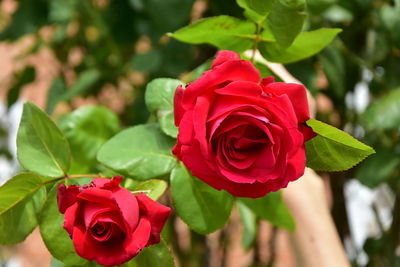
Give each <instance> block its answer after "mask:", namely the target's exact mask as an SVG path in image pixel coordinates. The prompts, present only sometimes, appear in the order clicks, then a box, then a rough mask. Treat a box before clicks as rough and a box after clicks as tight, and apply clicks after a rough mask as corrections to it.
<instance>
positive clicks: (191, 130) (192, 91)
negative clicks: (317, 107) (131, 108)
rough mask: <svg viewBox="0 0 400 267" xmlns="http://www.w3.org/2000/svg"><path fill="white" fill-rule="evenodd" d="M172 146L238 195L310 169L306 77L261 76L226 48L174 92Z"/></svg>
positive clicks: (255, 193)
mask: <svg viewBox="0 0 400 267" xmlns="http://www.w3.org/2000/svg"><path fill="white" fill-rule="evenodd" d="M174 115H175V125H176V126H177V127H179V133H178V138H177V143H176V145H175V147H174V148H173V150H172V152H173V153H174V154H175V155H176V156H177V157H178V158H179V159H180V160H181V161H182V162H183V163H184V164H185V165H186V167H187V168H188V169H189V170H190V171H191V172H192V174H193V175H194V176H196V177H197V178H199V179H200V180H202V181H204V182H205V183H207V184H209V185H210V186H212V187H214V188H216V189H218V190H221V189H224V190H226V191H228V192H229V193H231V194H232V195H235V196H239V197H251V198H258V197H262V196H264V195H265V194H267V193H269V192H272V191H277V190H279V189H281V188H284V187H286V186H287V185H288V183H289V182H290V181H294V180H296V179H298V178H299V177H300V176H302V175H303V173H304V169H305V165H306V154H305V146H304V142H305V141H307V140H308V139H310V138H312V137H313V136H314V133H313V132H312V130H311V128H309V127H308V126H307V125H306V124H305V122H306V121H307V120H308V119H309V118H310V115H309V110H308V103H307V94H306V89H305V88H304V86H303V85H300V84H292V83H278V82H274V78H273V77H267V78H263V79H260V73H259V71H258V70H257V69H256V68H255V67H254V65H253V64H252V63H251V62H250V61H247V60H240V57H239V55H238V54H237V53H234V52H231V51H220V52H219V53H218V54H217V56H216V59H215V60H214V62H213V63H212V66H211V70H209V71H206V72H205V73H204V74H203V75H202V76H201V77H200V78H198V79H197V80H195V81H194V82H193V83H191V84H189V85H187V86H186V88H185V89H184V88H183V87H182V86H178V88H177V89H176V92H175V97H174Z"/></svg>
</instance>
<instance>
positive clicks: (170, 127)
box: [145, 78, 184, 138]
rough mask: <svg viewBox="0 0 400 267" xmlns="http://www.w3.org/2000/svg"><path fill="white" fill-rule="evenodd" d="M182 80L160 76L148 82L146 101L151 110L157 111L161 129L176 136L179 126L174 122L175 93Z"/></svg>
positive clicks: (171, 135) (169, 134)
mask: <svg viewBox="0 0 400 267" xmlns="http://www.w3.org/2000/svg"><path fill="white" fill-rule="evenodd" d="M179 85H184V84H183V83H182V82H181V81H179V80H175V79H170V78H158V79H154V80H152V81H151V82H150V83H148V84H147V87H146V94H145V101H146V106H147V108H148V109H149V111H150V112H152V113H155V115H156V116H157V118H158V121H159V123H160V128H161V131H163V132H164V133H165V134H166V135H168V136H170V137H173V138H176V136H177V135H178V127H176V126H175V124H174V94H175V90H176V88H177V87H178V86H179Z"/></svg>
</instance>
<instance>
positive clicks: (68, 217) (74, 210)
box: [64, 202, 79, 235]
mask: <svg viewBox="0 0 400 267" xmlns="http://www.w3.org/2000/svg"><path fill="white" fill-rule="evenodd" d="M78 208H79V203H77V202H76V203H74V204H73V205H72V206H71V207H70V208H69V209H67V211H66V212H65V214H64V229H65V230H67V232H68V233H69V235H72V233H73V229H74V224H75V218H76V217H77V216H78Z"/></svg>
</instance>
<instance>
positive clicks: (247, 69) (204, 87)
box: [181, 60, 260, 110]
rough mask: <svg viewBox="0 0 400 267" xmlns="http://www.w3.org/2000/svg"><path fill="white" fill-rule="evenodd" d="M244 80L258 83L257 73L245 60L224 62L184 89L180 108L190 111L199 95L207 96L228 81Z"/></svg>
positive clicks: (258, 74) (258, 76) (258, 75)
mask: <svg viewBox="0 0 400 267" xmlns="http://www.w3.org/2000/svg"><path fill="white" fill-rule="evenodd" d="M236 80H244V81H252V82H256V83H257V82H258V81H259V80H260V73H259V71H258V70H257V69H256V68H255V67H254V66H253V64H251V62H249V61H246V60H232V61H226V62H225V63H224V64H221V65H218V66H216V67H214V68H213V69H212V70H210V71H207V72H205V73H204V74H203V76H201V77H200V78H198V79H197V80H196V81H194V82H193V83H191V84H190V85H189V86H187V87H186V89H185V91H184V94H183V99H182V102H181V103H182V107H183V108H184V109H186V110H188V109H190V108H191V106H192V105H193V104H194V103H195V101H196V98H197V97H198V96H199V95H205V94H208V93H209V92H210V91H212V90H214V87H215V86H217V85H219V84H221V83H224V82H225V83H226V82H230V81H236Z"/></svg>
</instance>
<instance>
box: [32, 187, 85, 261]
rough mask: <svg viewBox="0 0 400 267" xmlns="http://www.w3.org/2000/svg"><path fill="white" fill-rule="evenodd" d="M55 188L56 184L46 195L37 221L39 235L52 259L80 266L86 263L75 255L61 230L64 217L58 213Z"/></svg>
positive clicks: (71, 245)
mask: <svg viewBox="0 0 400 267" xmlns="http://www.w3.org/2000/svg"><path fill="white" fill-rule="evenodd" d="M57 188H58V184H56V185H54V186H53V188H52V189H51V190H50V192H49V193H48V195H47V199H46V202H45V203H44V206H43V209H42V214H41V216H40V220H39V227H40V233H41V235H42V238H43V241H44V243H45V244H46V247H47V249H48V250H49V251H50V253H51V254H52V255H53V257H55V258H56V259H58V260H60V261H62V262H64V263H65V264H66V265H70V266H71V265H72V266H73V265H82V264H84V263H85V262H87V261H86V260H85V259H82V258H81V257H79V256H78V254H76V252H75V248H74V245H73V243H72V240H71V238H70V237H69V234H68V232H67V231H66V230H65V229H64V228H63V225H64V215H63V214H61V213H60V212H59V211H58V206H57Z"/></svg>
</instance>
